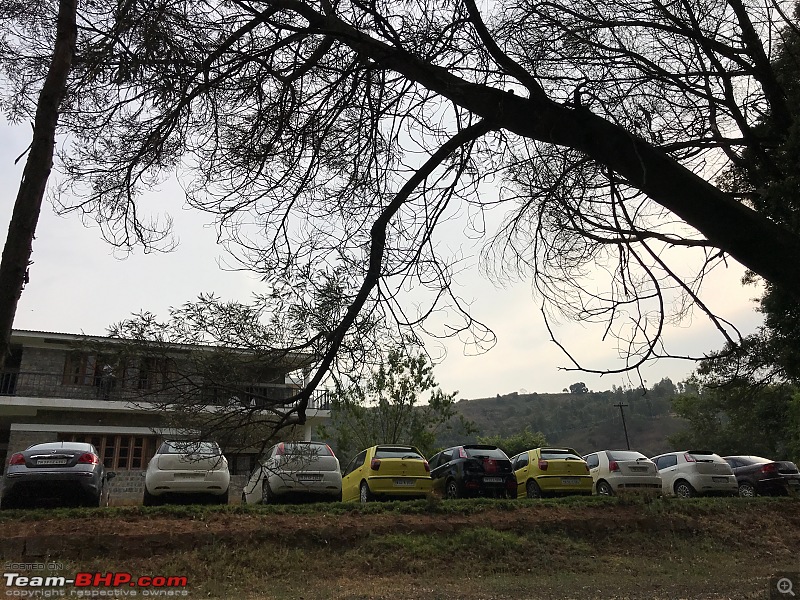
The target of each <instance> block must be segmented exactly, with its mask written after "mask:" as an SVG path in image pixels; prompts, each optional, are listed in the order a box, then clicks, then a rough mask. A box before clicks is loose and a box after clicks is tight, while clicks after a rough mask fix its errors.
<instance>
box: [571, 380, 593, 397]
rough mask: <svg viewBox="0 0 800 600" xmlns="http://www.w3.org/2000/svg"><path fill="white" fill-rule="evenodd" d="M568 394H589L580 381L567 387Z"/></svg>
mask: <svg viewBox="0 0 800 600" xmlns="http://www.w3.org/2000/svg"><path fill="white" fill-rule="evenodd" d="M569 392H570V394H586V393H588V392H589V388H588V387H586V384H585V383H583V382H582V381H578V382H576V383H573V384H572V385H571V386H569Z"/></svg>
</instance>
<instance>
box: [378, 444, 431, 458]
mask: <svg viewBox="0 0 800 600" xmlns="http://www.w3.org/2000/svg"><path fill="white" fill-rule="evenodd" d="M374 458H417V459H419V460H425V457H423V456H422V455H421V454H420V453H419V452H417V451H416V450H415V449H414V448H411V447H410V446H407V447H403V448H401V447H395V446H378V447H377V448H376V449H375V456H374Z"/></svg>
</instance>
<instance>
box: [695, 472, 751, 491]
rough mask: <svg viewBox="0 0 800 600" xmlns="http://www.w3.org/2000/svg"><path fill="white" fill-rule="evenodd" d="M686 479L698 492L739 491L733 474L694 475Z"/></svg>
mask: <svg viewBox="0 0 800 600" xmlns="http://www.w3.org/2000/svg"><path fill="white" fill-rule="evenodd" d="M687 479H688V481H689V483H690V484H692V487H693V488H694V489H695V491H696V492H697V493H699V494H738V493H739V483H738V482H737V481H736V476H735V475H695V476H694V477H691V478H687Z"/></svg>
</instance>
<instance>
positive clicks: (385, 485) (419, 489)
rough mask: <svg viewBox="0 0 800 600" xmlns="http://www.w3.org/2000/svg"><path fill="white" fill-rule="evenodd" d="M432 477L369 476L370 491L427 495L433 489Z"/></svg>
mask: <svg viewBox="0 0 800 600" xmlns="http://www.w3.org/2000/svg"><path fill="white" fill-rule="evenodd" d="M432 484H433V482H432V481H431V478H430V477H402V476H399V475H398V476H394V477H393V476H385V477H375V476H373V477H368V478H367V485H369V491H370V492H372V493H373V494H375V495H378V496H420V497H421V496H426V495H427V494H429V493H430V491H431V489H432Z"/></svg>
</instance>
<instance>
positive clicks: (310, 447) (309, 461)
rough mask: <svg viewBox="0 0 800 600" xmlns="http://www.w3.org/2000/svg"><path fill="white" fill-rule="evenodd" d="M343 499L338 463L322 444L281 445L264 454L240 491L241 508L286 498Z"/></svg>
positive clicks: (292, 443)
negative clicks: (243, 505) (242, 505)
mask: <svg viewBox="0 0 800 600" xmlns="http://www.w3.org/2000/svg"><path fill="white" fill-rule="evenodd" d="M290 496H292V497H298V496H299V497H307V498H311V499H318V500H330V501H340V500H341V499H342V474H341V471H340V470H339V459H338V458H336V455H335V454H334V453H333V450H331V449H330V446H328V445H327V444H325V443H323V442H281V443H279V444H275V445H274V446H273V447H272V448H270V449H269V450H268V451H267V454H266V456H265V458H263V459H262V460H261V461H260V462H259V464H258V465H257V466H256V468H255V469H253V472H252V473H251V474H250V478H249V479H248V481H247V484H246V485H245V487H244V490H243V491H242V503H243V504H259V503H265V504H266V503H271V502H278V501H280V500H281V499H284V498H288V497H290Z"/></svg>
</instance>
